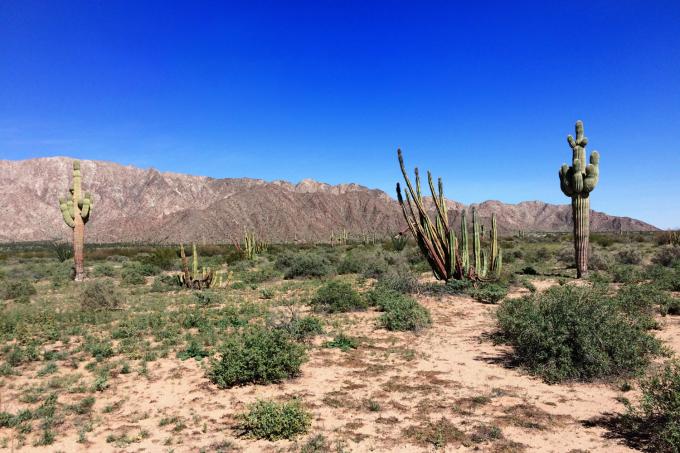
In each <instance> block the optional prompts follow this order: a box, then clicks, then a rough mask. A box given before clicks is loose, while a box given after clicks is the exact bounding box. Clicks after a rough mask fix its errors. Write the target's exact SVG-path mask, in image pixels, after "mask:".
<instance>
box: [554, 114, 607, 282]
mask: <svg viewBox="0 0 680 453" xmlns="http://www.w3.org/2000/svg"><path fill="white" fill-rule="evenodd" d="M567 142H569V146H570V147H571V149H572V151H573V157H572V164H571V167H570V166H569V165H567V164H563V165H562V168H560V172H559V175H560V188H561V189H562V192H564V194H565V195H566V196H568V197H571V215H572V219H573V222H574V251H575V255H576V276H577V278H581V277H583V276H585V275H586V274H587V273H588V242H589V236H590V192H592V191H593V190H594V189H595V186H596V185H597V181H598V178H599V176H600V154H599V153H598V152H597V151H593V152H592V153H591V154H590V164H589V165H586V145H587V144H588V138H587V137H586V136H585V135H584V134H583V122H582V121H580V120H579V121H577V122H576V138H574V137H572V136H571V135H568V136H567Z"/></svg>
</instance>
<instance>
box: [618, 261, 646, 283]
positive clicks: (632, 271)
mask: <svg viewBox="0 0 680 453" xmlns="http://www.w3.org/2000/svg"><path fill="white" fill-rule="evenodd" d="M611 274H612V280H613V281H614V283H633V282H639V281H640V280H641V279H642V274H641V273H640V270H639V269H638V268H637V266H633V265H631V264H619V265H617V266H614V267H613V268H612V269H611Z"/></svg>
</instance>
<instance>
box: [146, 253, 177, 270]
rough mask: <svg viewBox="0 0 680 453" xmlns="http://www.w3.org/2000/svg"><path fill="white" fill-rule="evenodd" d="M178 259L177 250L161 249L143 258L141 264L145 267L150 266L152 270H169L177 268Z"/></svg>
mask: <svg viewBox="0 0 680 453" xmlns="http://www.w3.org/2000/svg"><path fill="white" fill-rule="evenodd" d="M176 259H177V250H175V249H171V248H160V249H156V250H154V251H153V252H152V253H151V254H149V255H145V256H144V257H142V258H141V262H142V264H143V265H147V266H150V267H151V268H158V269H163V270H169V269H172V268H174V267H175V260H176Z"/></svg>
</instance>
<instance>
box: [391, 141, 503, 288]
mask: <svg viewBox="0 0 680 453" xmlns="http://www.w3.org/2000/svg"><path fill="white" fill-rule="evenodd" d="M397 154H398V156H399V165H400V167H401V173H402V174H403V176H404V181H405V183H406V188H405V190H404V193H403V195H402V191H401V186H400V184H399V183H397V199H398V200H399V205H400V206H401V209H402V212H403V214H404V219H406V223H407V224H408V227H409V229H410V230H411V233H412V234H413V237H414V238H415V240H416V242H417V243H418V247H419V248H420V250H421V252H422V253H423V255H424V256H425V258H426V259H427V261H428V263H429V264H430V267H431V268H432V273H433V274H434V276H435V278H437V279H438V280H444V281H448V280H451V279H456V280H462V279H470V280H484V279H491V278H498V277H499V276H500V274H501V268H502V260H503V258H502V254H501V250H500V248H499V246H498V229H497V226H496V216H495V215H493V216H492V219H491V232H490V238H489V242H490V249H489V252H488V253H487V252H486V251H485V250H482V241H481V239H482V226H481V224H480V223H479V221H478V219H477V212H476V210H475V209H474V208H473V209H472V257H470V253H469V247H470V244H469V238H468V228H467V219H466V214H465V211H463V214H462V219H461V231H460V243H459V241H458V238H457V237H456V233H455V232H454V230H453V228H451V227H450V226H449V217H448V210H447V208H446V200H445V198H444V186H443V183H442V180H441V178H439V181H438V187H437V189H435V187H434V183H433V181H432V174H431V173H430V172H429V171H428V172H427V181H428V184H429V186H430V192H431V193H432V201H433V203H434V207H435V214H436V217H435V220H434V222H433V221H432V220H431V219H430V215H429V213H428V212H427V209H426V208H425V205H424V203H423V196H422V192H421V188H420V174H419V172H418V169H417V168H416V169H415V187H414V186H413V184H411V180H410V179H409V176H408V173H407V172H406V167H405V166H404V158H403V156H402V153H401V150H398V151H397Z"/></svg>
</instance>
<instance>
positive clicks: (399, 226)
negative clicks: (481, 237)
mask: <svg viewBox="0 0 680 453" xmlns="http://www.w3.org/2000/svg"><path fill="white" fill-rule="evenodd" d="M71 161H72V160H71V159H70V158H65V157H51V158H40V159H31V160H23V161H7V160H4V161H3V160H0V206H2V211H3V215H2V216H0V242H14V241H41V240H48V239H55V238H66V237H68V234H69V233H70V229H69V228H68V227H66V225H65V224H64V222H63V220H62V218H61V214H60V212H59V207H58V203H57V198H58V197H60V196H64V195H65V194H66V191H67V189H68V187H69V181H70V177H71ZM81 168H82V172H83V187H84V189H85V190H88V191H90V192H92V194H93V197H94V211H93V214H92V217H91V219H90V222H89V223H88V224H87V228H86V235H87V241H89V242H132V241H143V242H172V243H176V242H179V241H183V242H190V241H197V242H206V243H224V242H232V241H233V240H234V239H240V238H241V237H242V235H243V232H244V230H246V229H247V230H254V231H256V232H258V233H259V234H260V235H261V236H263V237H266V238H268V239H269V240H271V241H294V240H297V241H307V240H309V241H312V240H313V241H318V240H328V239H329V237H330V235H331V232H333V231H335V232H336V233H338V232H340V231H342V230H343V229H344V230H347V231H348V233H349V234H350V235H352V236H355V237H357V236H360V235H363V234H366V233H369V234H370V233H377V234H379V235H388V234H394V233H396V232H398V231H401V230H404V228H405V223H404V220H403V218H402V214H401V210H400V208H399V205H398V203H397V202H396V200H394V199H393V198H392V197H390V196H389V195H387V194H386V193H385V192H383V191H380V190H375V189H368V188H366V187H363V186H360V185H357V184H340V185H337V186H331V185H328V184H324V183H320V182H316V181H313V180H309V179H306V180H303V181H301V182H299V183H298V184H291V183H289V182H285V181H273V182H266V181H263V180H259V179H248V178H238V179H233V178H225V179H214V178H208V177H203V176H190V175H182V174H176V173H161V172H159V171H157V170H155V169H148V170H144V169H140V168H136V167H132V166H123V165H119V164H115V163H111V162H102V161H88V160H86V161H82V162H81ZM398 176H399V175H398V173H395V180H396V179H397V178H398ZM476 207H477V209H478V212H479V214H480V217H481V218H482V219H486V220H488V218H490V216H491V214H492V213H494V212H495V213H496V215H497V216H498V220H499V226H500V228H501V232H502V233H503V232H505V233H507V232H515V231H517V230H526V231H567V230H570V229H571V212H570V209H571V208H570V206H568V205H553V204H547V203H543V202H540V201H527V202H522V203H519V204H515V205H512V204H503V203H501V202H499V201H485V202H483V203H480V204H479V205H476ZM464 208H465V206H464V205H462V204H460V203H457V202H455V201H449V214H450V216H451V218H452V220H453V221H454V222H458V218H459V216H460V211H461V210H462V209H464ZM591 222H592V223H591V225H592V229H593V230H594V231H619V230H623V231H648V230H655V229H656V228H655V227H654V226H652V225H649V224H647V223H645V222H642V221H640V220H635V219H631V218H628V217H615V216H610V215H607V214H604V213H600V212H593V213H592V215H591Z"/></svg>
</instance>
